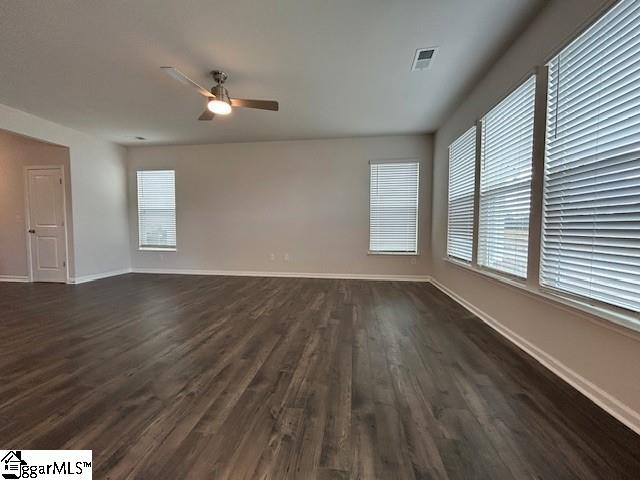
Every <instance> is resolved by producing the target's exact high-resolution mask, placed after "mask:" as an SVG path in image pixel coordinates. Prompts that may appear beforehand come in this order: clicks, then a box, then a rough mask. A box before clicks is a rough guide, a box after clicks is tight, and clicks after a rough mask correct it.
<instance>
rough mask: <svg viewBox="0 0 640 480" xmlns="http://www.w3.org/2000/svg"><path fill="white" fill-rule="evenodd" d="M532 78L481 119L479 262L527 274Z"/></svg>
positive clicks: (490, 266) (531, 141)
mask: <svg viewBox="0 0 640 480" xmlns="http://www.w3.org/2000/svg"><path fill="white" fill-rule="evenodd" d="M535 80H536V77H535V76H532V77H531V78H529V79H528V80H527V81H526V82H525V83H524V84H523V85H521V86H520V87H519V88H518V89H517V90H516V91H514V92H513V93H512V94H511V95H509V96H508V97H507V98H505V99H504V100H503V101H502V102H501V103H500V104H499V105H497V106H496V107H495V108H494V109H493V110H491V111H490V112H489V113H487V114H486V115H485V116H484V118H483V119H482V148H481V164H480V218H479V237H478V263H479V264H480V265H482V266H484V267H488V268H491V269H493V270H497V271H500V272H505V273H509V274H512V275H515V276H518V277H522V278H524V277H526V276H527V255H528V248H527V246H528V238H529V206H530V201H531V198H530V197H531V158H532V148H533V113H534V103H535Z"/></svg>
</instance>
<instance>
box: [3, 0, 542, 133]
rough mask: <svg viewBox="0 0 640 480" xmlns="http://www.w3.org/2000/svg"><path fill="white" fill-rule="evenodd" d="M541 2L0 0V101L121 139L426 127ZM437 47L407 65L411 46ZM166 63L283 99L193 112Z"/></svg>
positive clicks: (235, 92)
mask: <svg viewBox="0 0 640 480" xmlns="http://www.w3.org/2000/svg"><path fill="white" fill-rule="evenodd" d="M543 2H544V0H394V1H389V0H227V1H215V0H214V1H212V0H173V1H169V0H23V1H3V2H1V3H0V103H3V104H6V105H9V106H12V107H15V108H18V109H21V110H24V111H27V112H30V113H33V114H35V115H38V116H41V117H43V118H46V119H49V120H52V121H55V122H58V123H61V124H64V125H68V126H70V127H74V128H76V129H78V130H82V131H86V132H89V133H94V134H97V135H99V136H102V137H104V138H107V139H109V140H113V141H116V142H118V143H122V144H134V143H140V142H138V141H136V140H135V139H134V137H135V136H138V135H141V136H144V137H146V138H147V139H148V143H159V144H162V143H214V142H239V141H260V140H283V139H303V138H328V137H346V136H357V135H376V134H400V133H416V132H429V131H433V130H435V129H437V127H438V126H439V124H440V123H441V122H442V120H443V117H444V115H445V114H446V113H448V112H449V111H450V110H451V109H452V108H453V107H454V106H455V103H456V102H457V101H459V99H460V97H461V95H462V94H463V93H464V92H465V91H466V90H467V89H468V88H469V87H470V86H471V83H472V82H473V81H474V80H476V79H477V77H478V76H479V75H480V74H481V73H482V72H483V71H484V70H485V69H486V68H487V66H488V64H489V62H490V61H491V60H492V59H494V58H495V57H496V55H497V54H499V53H500V52H501V51H502V50H503V49H504V48H505V46H506V43H507V42H508V41H509V40H510V39H511V38H512V37H513V36H514V34H515V33H516V32H517V31H518V29H519V28H521V27H522V26H523V25H524V24H525V23H526V22H527V21H529V20H530V19H531V18H532V16H533V15H535V13H536V12H537V11H538V10H539V8H540V6H541V4H542V3H543ZM430 46H438V47H440V50H439V52H438V54H437V56H436V57H435V60H434V62H433V64H432V67H431V68H430V69H429V70H426V71H422V72H412V71H411V62H412V60H413V55H414V52H415V50H416V49H417V48H419V47H430ZM161 65H173V66H176V67H178V68H179V69H181V70H182V71H184V72H185V73H187V74H188V75H190V76H191V77H192V78H193V79H195V80H196V81H198V82H201V83H202V84H204V85H205V86H206V87H210V86H211V85H210V84H211V83H212V82H211V81H210V80H209V78H208V76H207V72H208V71H209V70H211V69H213V68H214V67H218V68H222V69H224V70H225V71H226V72H228V73H229V77H230V78H229V80H228V81H227V87H228V89H229V91H230V93H231V95H232V96H236V97H245V98H264V99H275V100H279V101H280V112H277V113H275V112H264V111H257V110H243V109H235V110H234V111H233V113H232V114H231V115H229V116H228V117H217V118H216V119H215V120H214V121H213V122H199V121H197V120H196V118H197V117H198V115H199V114H200V113H201V111H202V110H203V109H204V102H203V99H202V97H200V96H199V95H197V94H196V93H195V92H194V91H192V90H190V89H188V88H187V87H185V86H183V85H181V84H180V83H178V82H176V81H175V80H172V79H171V78H170V77H168V76H166V75H164V74H163V73H162V72H161V71H160V68H159V67H160V66H161Z"/></svg>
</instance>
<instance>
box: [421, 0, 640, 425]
mask: <svg viewBox="0 0 640 480" xmlns="http://www.w3.org/2000/svg"><path fill="white" fill-rule="evenodd" d="M605 3H607V2H605V1H600V0H555V1H552V2H550V3H549V4H548V5H547V7H545V9H544V10H543V11H542V13H541V14H540V16H539V17H538V18H537V19H536V20H535V21H534V22H533V23H532V24H531V25H530V26H529V28H528V29H527V30H526V31H525V32H523V34H522V35H521V36H520V38H519V39H518V40H517V41H516V42H514V44H513V45H512V46H511V47H510V48H509V50H508V51H507V52H506V53H505V54H504V56H503V57H502V58H501V59H500V60H499V61H498V62H497V63H496V65H494V66H493V67H492V68H491V70H490V71H489V72H488V74H487V75H486V77H485V78H484V79H483V80H482V81H481V82H479V83H478V85H477V86H476V87H475V89H474V90H473V91H472V92H471V93H470V94H469V95H468V97H467V98H466V99H464V101H463V102H462V103H461V105H460V106H459V108H458V109H457V111H455V112H454V113H453V114H452V115H451V117H450V118H449V119H448V120H447V121H446V122H445V124H444V125H443V126H442V128H440V130H438V132H437V134H436V137H435V150H434V171H433V202H432V203H433V205H434V209H433V225H432V246H433V249H432V257H433V258H432V275H433V276H434V278H435V280H436V281H437V282H439V283H440V284H442V285H443V286H444V287H446V288H448V289H449V290H450V291H451V292H452V293H453V294H455V295H457V296H458V297H459V298H461V299H462V300H464V301H466V302H468V303H469V304H470V305H471V306H473V307H475V308H476V309H478V310H480V312H482V313H484V314H485V315H486V316H487V317H490V318H492V319H493V320H495V321H497V322H498V323H499V324H500V325H501V326H502V327H504V328H506V329H508V330H509V332H507V333H508V334H510V335H511V336H512V338H513V339H516V340H517V341H519V342H520V344H521V345H524V346H526V347H527V348H528V350H529V351H530V352H532V353H534V354H535V355H537V356H538V358H540V359H542V360H543V361H545V362H546V363H547V364H549V365H551V366H552V367H553V368H554V369H555V370H556V372H559V373H561V374H563V375H564V376H565V378H567V379H569V380H570V381H571V382H572V383H573V384H574V385H577V386H579V387H580V388H581V389H582V390H583V391H585V392H588V393H589V394H590V396H591V397H592V398H594V399H595V400H596V401H598V402H599V403H600V404H601V405H604V406H605V407H606V408H608V409H609V411H611V412H612V413H614V414H615V415H616V416H618V417H619V418H621V419H623V420H624V421H625V422H626V423H628V424H629V425H632V426H634V428H635V429H636V430H638V431H640V414H639V412H640V381H639V380H638V378H639V377H638V371H637V366H638V365H640V334H637V333H635V332H632V331H630V330H626V329H624V328H622V327H615V326H613V325H612V324H610V323H608V322H606V321H604V320H599V319H597V318H596V317H591V316H589V315H586V314H583V313H579V312H578V311H575V310H573V309H568V308H566V307H564V308H563V307H561V306H560V305H559V304H557V303H555V302H552V301H547V300H542V299H541V298H540V297H537V296H535V295H532V294H530V293H527V292H525V291H523V290H520V289H518V288H515V287H510V286H507V285H505V284H504V283H501V282H498V281H495V280H490V279H488V278H487V277H485V276H483V275H480V274H477V273H474V272H471V271H468V270H465V269H463V268H461V267H458V266H455V265H452V264H450V263H448V262H446V261H444V260H443V259H444V258H445V256H446V227H447V218H446V217H447V175H448V158H447V148H448V145H449V144H450V143H451V142H452V141H453V140H454V139H455V138H456V137H457V136H458V135H460V134H461V133H463V132H464V131H465V130H466V129H467V128H469V127H470V126H471V125H472V124H473V123H474V121H475V120H476V119H478V118H480V117H481V116H482V115H483V114H484V113H486V111H487V110H488V109H490V108H491V107H492V106H493V105H494V104H495V103H496V102H497V101H499V100H500V99H501V98H502V97H503V96H504V95H506V94H507V93H508V92H509V91H510V90H511V89H512V88H514V87H515V86H516V85H517V83H518V82H519V81H520V80H521V79H523V78H524V77H525V75H526V74H527V73H528V72H529V71H530V70H531V69H532V67H534V66H535V65H544V63H545V61H546V60H547V59H548V58H549V56H550V55H551V54H552V53H553V52H555V51H556V49H557V48H559V47H561V46H562V45H563V44H564V43H565V42H566V41H567V40H568V39H570V38H572V36H573V35H574V34H575V32H577V31H578V30H579V29H581V27H583V26H584V25H585V22H587V21H588V20H589V19H591V18H593V16H594V15H595V14H596V13H598V12H599V11H601V9H602V8H603V6H604V4H605Z"/></svg>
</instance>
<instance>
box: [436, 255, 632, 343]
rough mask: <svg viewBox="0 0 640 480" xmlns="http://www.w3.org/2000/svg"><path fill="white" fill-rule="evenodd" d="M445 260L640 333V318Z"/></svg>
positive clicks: (462, 263)
mask: <svg viewBox="0 0 640 480" xmlns="http://www.w3.org/2000/svg"><path fill="white" fill-rule="evenodd" d="M443 260H444V261H445V262H447V263H449V264H451V265H454V266H456V267H458V268H462V269H464V270H468V271H470V272H472V273H475V274H476V275H480V276H483V277H487V278H489V279H491V280H493V281H496V282H498V283H502V284H506V285H508V286H510V287H514V288H517V289H519V290H521V291H522V292H523V293H525V294H526V295H529V296H532V297H534V298H537V299H540V300H543V301H546V302H548V303H551V304H553V305H554V306H559V307H564V308H568V309H569V310H570V311H572V313H575V312H576V310H577V311H578V312H580V313H587V314H589V315H590V316H592V317H595V318H593V320H594V321H595V322H597V323H598V324H601V325H604V326H606V327H611V326H612V325H611V323H613V324H615V325H616V326H618V327H623V328H624V329H625V330H626V331H628V330H631V331H633V332H634V334H637V333H640V318H639V317H637V316H635V315H633V314H626V313H622V312H618V311H615V310H612V309H608V308H606V307H601V306H599V305H592V304H590V303H587V302H584V301H580V300H577V299H575V298H572V297H570V296H568V295H563V294H562V293H560V292H555V291H550V290H547V289H545V288H543V287H539V288H537V289H535V288H531V287H530V286H529V285H527V284H526V283H525V281H524V280H522V281H518V280H514V279H512V278H509V277H504V276H502V275H500V274H498V273H493V272H491V271H488V270H484V269H481V268H477V267H474V266H472V265H470V264H468V263H465V262H463V261H460V260H456V259H453V258H449V257H445V258H444V259H443ZM634 337H635V338H638V337H637V336H636V335H634Z"/></svg>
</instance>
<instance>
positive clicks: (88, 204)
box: [0, 105, 131, 280]
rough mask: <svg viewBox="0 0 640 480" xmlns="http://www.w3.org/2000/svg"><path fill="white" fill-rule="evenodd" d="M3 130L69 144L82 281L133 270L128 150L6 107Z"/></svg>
mask: <svg viewBox="0 0 640 480" xmlns="http://www.w3.org/2000/svg"><path fill="white" fill-rule="evenodd" d="M0 129H4V130H8V131H11V132H15V133H19V134H22V135H26V136H28V137H33V138H35V139H39V140H43V141H46V142H51V143H55V144H57V145H62V146H66V147H68V148H69V157H70V164H71V172H70V179H71V191H72V193H71V195H72V200H73V206H72V211H73V226H74V229H73V246H74V250H73V252H74V260H75V277H76V279H80V280H82V279H83V277H90V276H93V275H103V274H107V273H109V272H115V271H123V270H127V269H129V268H130V265H131V261H130V256H129V226H128V220H127V188H126V151H125V149H124V148H123V147H120V146H118V145H115V144H113V143H111V142H107V141H105V140H102V139H99V138H96V137H94V136H91V135H87V134H85V133H82V132H78V131H77V130H73V129H71V128H67V127H64V126H62V125H58V124H56V123H53V122H50V121H48V120H44V119H42V118H39V117H36V116H34V115H31V114H28V113H25V112H22V111H20V110H16V109H14V108H10V107H7V106H5V105H0Z"/></svg>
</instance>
